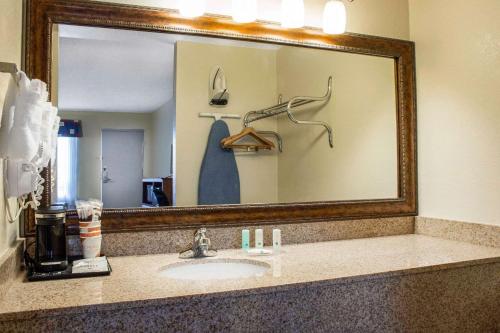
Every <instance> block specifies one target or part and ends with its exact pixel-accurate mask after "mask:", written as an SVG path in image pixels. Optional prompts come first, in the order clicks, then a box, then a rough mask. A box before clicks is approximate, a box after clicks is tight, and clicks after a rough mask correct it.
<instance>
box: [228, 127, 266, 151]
mask: <svg viewBox="0 0 500 333" xmlns="http://www.w3.org/2000/svg"><path fill="white" fill-rule="evenodd" d="M245 137H251V138H252V139H253V140H254V141H255V142H251V143H244V142H242V143H238V141H240V140H241V139H243V138H245ZM220 143H221V146H222V148H224V149H246V150H255V151H258V150H259V149H267V150H271V149H274V143H273V142H272V141H269V140H267V139H266V138H264V137H262V136H261V135H259V134H258V133H257V132H256V131H255V130H254V129H253V128H252V127H245V128H244V129H243V130H242V131H241V132H240V133H238V134H235V135H231V136H228V137H227V138H224V139H222V140H221V142H220Z"/></svg>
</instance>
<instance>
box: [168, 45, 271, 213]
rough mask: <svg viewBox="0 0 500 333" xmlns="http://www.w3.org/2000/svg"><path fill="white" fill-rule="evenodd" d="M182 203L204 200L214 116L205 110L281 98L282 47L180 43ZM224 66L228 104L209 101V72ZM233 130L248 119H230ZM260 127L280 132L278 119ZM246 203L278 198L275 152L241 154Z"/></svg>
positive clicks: (244, 107)
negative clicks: (201, 187) (202, 178)
mask: <svg viewBox="0 0 500 333" xmlns="http://www.w3.org/2000/svg"><path fill="white" fill-rule="evenodd" d="M176 59H177V65H176V102H177V107H176V175H175V177H176V188H175V190H176V205H177V206H186V205H187V206H192V205H196V204H197V202H198V179H199V174H200V166H201V163H202V160H203V156H204V153H205V148H206V145H207V139H208V134H209V132H210V128H211V126H212V123H213V122H214V119H211V118H200V117H199V116H198V113H200V112H223V113H230V114H240V115H242V116H243V115H244V114H245V113H246V112H248V111H250V110H255V109H259V108H263V107H266V106H269V105H273V104H275V103H276V101H277V92H276V87H277V82H276V51H275V50H267V49H255V48H248V47H235V46H221V45H212V44H201V43H193V42H178V43H177V51H176ZM216 66H221V67H222V68H223V70H224V73H225V75H226V79H227V88H228V91H229V94H230V98H229V103H228V105H227V106H226V107H224V108H222V109H221V108H218V107H212V106H210V105H209V104H208V103H209V96H208V92H209V75H210V73H211V71H212V70H213V68H214V67H216ZM224 121H225V122H226V123H227V124H228V126H229V130H230V133H231V134H237V133H239V132H240V131H241V128H242V120H239V119H224ZM259 123H260V124H259V129H267V130H274V131H276V120H275V119H265V120H262V121H260V122H259ZM236 155H237V156H236V163H237V165H238V172H239V176H240V189H241V202H242V203H260V202H265V203H267V202H276V200H277V199H278V192H277V179H278V175H277V171H278V166H277V157H276V154H275V153H274V152H259V153H253V152H250V153H241V152H240V153H236Z"/></svg>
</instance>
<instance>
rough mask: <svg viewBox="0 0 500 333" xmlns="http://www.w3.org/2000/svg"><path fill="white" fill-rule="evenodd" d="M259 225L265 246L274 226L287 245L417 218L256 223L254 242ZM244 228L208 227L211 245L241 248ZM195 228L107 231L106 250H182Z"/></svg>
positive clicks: (367, 233)
mask: <svg viewBox="0 0 500 333" xmlns="http://www.w3.org/2000/svg"><path fill="white" fill-rule="evenodd" d="M256 228H262V229H264V245H265V246H268V245H271V238H272V229H273V228H279V229H281V232H282V243H283V245H287V244H301V243H313V242H325V241H333V240H338V239H354V238H366V237H378V236H391V235H403V234H412V233H413V231H414V217H395V218H382V219H363V220H341V221H328V222H313V223H294V224H280V225H266V226H262V227H257V226H253V227H249V228H248V229H250V235H251V244H252V245H253V236H254V232H253V231H254V230H255V229H256ZM242 229H244V228H243V227H228V228H226V227H223V228H209V229H208V232H207V235H208V237H210V240H211V242H212V246H213V247H214V248H216V249H230V248H239V247H241V230H242ZM194 231H195V230H194V229H182V230H165V231H145V232H131V233H110V234H104V235H103V253H104V254H105V255H107V256H126V255H144V254H159V253H173V252H180V251H182V250H185V249H186V248H188V247H189V246H190V245H191V243H192V240H193V234H194ZM76 240H78V238H76ZM69 243H70V245H71V244H73V249H72V250H71V251H73V253H74V252H77V251H78V246H79V245H78V242H76V241H69ZM71 251H70V252H71Z"/></svg>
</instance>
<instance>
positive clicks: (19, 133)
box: [7, 72, 48, 162]
mask: <svg viewBox="0 0 500 333" xmlns="http://www.w3.org/2000/svg"><path fill="white" fill-rule="evenodd" d="M19 74H20V82H19V94H18V96H17V98H16V102H15V110H14V124H13V126H12V129H11V131H10V133H9V139H8V141H9V144H8V147H7V157H8V158H9V159H13V160H21V161H27V162H29V161H32V160H33V159H34V158H35V156H36V155H37V153H38V151H39V145H40V133H41V126H42V118H43V110H44V107H45V105H44V102H47V96H48V93H47V86H46V84H45V83H43V82H42V81H40V80H32V81H30V80H29V79H28V78H27V77H26V74H24V73H23V72H20V73H19Z"/></svg>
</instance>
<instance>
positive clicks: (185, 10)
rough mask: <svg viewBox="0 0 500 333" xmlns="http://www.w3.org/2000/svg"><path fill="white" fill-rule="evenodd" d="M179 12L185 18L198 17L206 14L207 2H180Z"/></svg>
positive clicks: (190, 0)
mask: <svg viewBox="0 0 500 333" xmlns="http://www.w3.org/2000/svg"><path fill="white" fill-rule="evenodd" d="M179 12H180V13H181V15H182V16H184V17H189V18H193V17H198V16H201V15H203V14H205V0H179Z"/></svg>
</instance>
